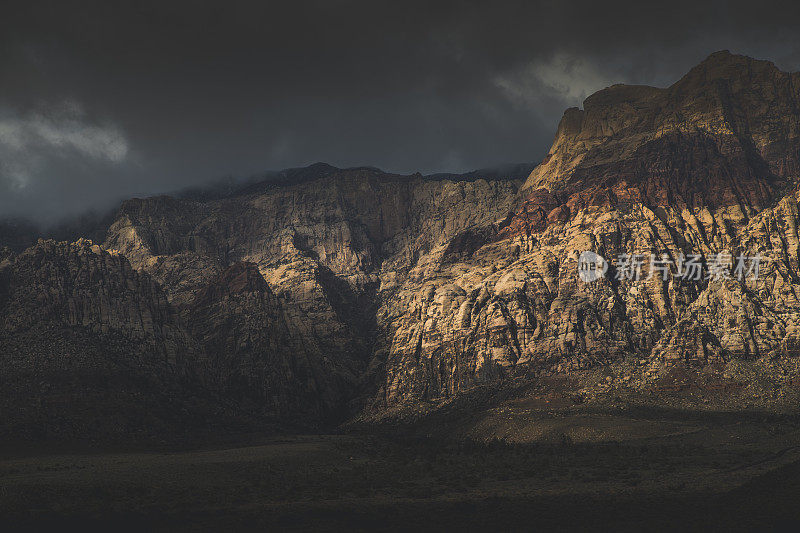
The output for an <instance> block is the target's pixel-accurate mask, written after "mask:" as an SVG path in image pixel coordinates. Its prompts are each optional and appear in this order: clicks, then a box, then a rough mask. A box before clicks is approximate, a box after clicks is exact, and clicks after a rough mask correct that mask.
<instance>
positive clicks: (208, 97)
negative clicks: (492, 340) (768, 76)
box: [0, 0, 800, 220]
mask: <svg viewBox="0 0 800 533" xmlns="http://www.w3.org/2000/svg"><path fill="white" fill-rule="evenodd" d="M797 23H798V17H797V10H796V9H795V8H794V7H793V4H792V3H789V2H784V3H771V2H759V3H752V2H749V3H741V4H737V3H730V2H712V3H702V2H670V3H665V2H660V3H658V4H647V3H642V2H626V3H615V2H553V3H544V2H541V3H536V2H521V1H520V2H514V1H505V2H491V3H490V2H487V3H478V2H391V3H389V2H386V3H382V2H376V1H369V2H367V1H346V0H330V1H326V2H294V3H291V4H284V3H271V2H258V3H257V2H224V3H223V2H196V1H195V2H164V1H162V2H142V1H137V2H119V1H116V2H115V1H105V2H70V3H67V2H61V1H58V2H36V1H34V2H24V3H23V2H15V3H8V2H7V3H6V4H5V8H4V10H3V17H2V20H0V69H1V70H0V72H2V80H3V83H2V84H0V85H1V86H0V215H3V214H32V215H34V216H36V217H39V218H40V219H42V220H53V219H55V218H57V217H58V216H61V215H64V214H68V213H73V212H77V211H80V210H83V209H86V208H87V207H105V206H108V205H111V203H112V202H114V201H115V200H116V199H117V198H120V197H125V196H132V195H146V194H153V193H158V192H163V191H170V190H174V189H176V188H180V187H184V186H188V185H192V184H197V183H202V182H205V181H208V180H211V179H214V178H218V177H221V176H224V175H229V174H232V175H235V176H246V175H250V174H253V173H258V172H261V171H263V170H265V169H276V168H283V167H290V166H300V165H305V164H309V163H312V162H315V161H326V162H330V163H332V164H335V165H339V166H352V165H363V164H368V165H374V166H379V167H381V168H384V169H387V170H391V171H396V172H409V173H410V172H414V171H418V170H419V171H422V172H434V171H461V170H468V169H473V168H479V167H485V166H489V165H495V164H500V163H508V162H523V161H535V160H538V159H540V158H541V157H542V156H543V155H544V154H545V153H546V151H547V148H548V146H549V144H550V141H551V139H552V135H553V133H554V129H555V126H556V124H557V121H558V119H559V118H560V116H561V113H562V112H563V109H564V108H565V107H568V106H572V105H580V103H581V101H582V100H583V98H584V97H585V96H586V95H588V94H590V93H591V92H593V91H595V90H598V89H601V88H603V87H605V86H607V85H609V84H612V83H617V82H628V83H647V84H654V85H660V86H664V85H668V84H670V83H672V82H674V81H675V80H676V79H677V78H679V77H680V75H682V74H683V73H684V72H685V71H686V70H688V68H690V67H691V66H692V65H694V64H696V63H697V62H699V61H700V60H702V59H703V58H704V57H705V56H707V55H708V54H709V53H711V52H713V51H715V50H718V49H731V50H732V51H734V52H739V53H745V54H748V55H753V56H756V57H761V58H767V59H771V60H773V61H775V62H776V63H777V64H778V66H780V67H781V68H783V69H785V70H796V69H798V68H800V37H798V32H797Z"/></svg>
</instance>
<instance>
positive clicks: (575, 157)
mask: <svg viewBox="0 0 800 533" xmlns="http://www.w3.org/2000/svg"><path fill="white" fill-rule="evenodd" d="M797 81H798V80H797V75H796V74H786V73H783V72H780V71H779V70H778V69H777V68H775V67H774V65H772V64H771V63H768V62H764V61H755V60H752V59H749V58H744V57H740V56H732V55H730V54H728V53H726V52H721V53H717V54H714V55H712V56H711V57H709V58H708V60H706V61H705V62H704V63H702V64H701V65H699V66H698V67H696V68H695V69H693V70H692V71H691V72H690V73H689V74H687V75H686V76H685V77H684V78H683V79H682V80H680V81H679V82H677V83H676V84H675V85H673V86H672V87H669V88H667V89H655V88H650V87H628V86H614V87H611V88H608V89H605V90H603V91H600V92H599V93H596V94H595V95H592V96H591V97H589V98H588V99H587V100H586V102H585V104H584V109H583V110H579V109H570V110H568V111H567V112H566V113H565V115H564V118H563V119H562V121H561V124H560V126H559V129H558V132H557V135H556V139H555V141H554V143H553V147H552V149H551V151H550V153H549V154H548V156H547V157H546V158H545V160H544V162H543V163H542V164H541V165H540V166H539V167H537V168H536V169H535V170H534V171H533V172H532V173H531V175H530V177H529V178H528V180H527V181H526V183H525V185H524V186H523V190H522V193H521V199H520V203H519V205H518V206H517V208H516V209H515V212H514V215H513V216H512V217H511V219H510V222H509V223H508V225H507V226H505V227H504V228H503V229H502V231H501V234H500V237H499V238H500V240H498V241H497V242H493V243H491V244H488V245H485V246H484V247H482V248H479V249H478V250H477V252H476V253H475V254H474V255H473V257H472V258H471V260H468V261H464V262H461V263H459V266H458V267H456V268H454V267H453V266H451V265H449V264H447V263H446V262H440V264H439V268H438V270H437V271H436V274H435V276H428V277H427V278H423V279H420V280H419V282H418V283H417V284H416V286H413V285H409V286H408V287H407V288H406V290H407V291H408V292H407V294H406V298H408V299H409V300H410V301H411V302H412V303H411V305H410V307H409V308H408V309H407V311H406V312H405V313H404V314H403V316H402V317H400V318H399V321H398V327H397V328H396V332H397V333H396V336H395V342H394V343H393V345H392V353H391V356H390V362H389V365H388V368H387V380H386V384H385V388H384V389H383V394H384V397H383V398H384V401H385V402H387V403H390V404H391V403H393V402H398V401H405V400H408V399H412V398H426V397H433V398H436V397H443V396H448V395H452V394H454V393H456V392H458V391H460V390H463V389H465V388H468V387H471V386H473V385H475V384H478V383H486V382H494V381H496V380H498V379H503V378H508V377H512V376H537V375H541V374H542V373H554V372H569V371H571V370H576V369H581V368H587V367H592V366H596V365H608V364H612V363H614V362H615V361H622V360H627V361H634V362H636V364H637V365H639V367H640V368H639V369H634V370H628V372H629V373H630V372H633V374H634V375H635V376H636V377H638V378H640V379H638V380H634V382H636V383H638V384H640V385H641V386H645V387H646V386H648V383H651V382H652V381H654V380H657V379H659V376H661V375H662V374H663V373H664V371H665V369H666V368H668V367H669V366H671V365H676V364H678V365H688V366H698V365H706V364H720V365H724V364H725V363H726V362H729V361H731V360H733V359H737V358H745V359H750V360H771V359H773V358H784V357H790V356H791V354H793V353H794V346H795V344H796V340H795V339H796V333H795V331H794V325H793V324H794V323H795V322H796V319H797V312H798V309H800V308H799V307H798V300H797V299H796V297H795V296H793V295H794V293H795V291H796V289H797V287H796V285H795V283H796V281H795V280H796V268H797V267H796V266H793V265H794V264H795V263H796V258H795V256H796V253H797V251H796V250H797V248H796V246H797V245H796V243H797V232H796V227H797V226H796V220H795V218H794V217H795V215H794V213H796V212H797V195H796V193H794V192H791V191H793V190H794V183H795V182H796V180H797V175H798V165H797V160H798V155H800V144H798V129H797V128H798V125H800V120H799V118H800V117H799V116H798V105H797V104H798V94H799V93H798V91H797ZM781 197H783V199H782V200H781V201H780V202H779V203H778V205H777V206H775V205H774V202H775V201H776V200H777V199H778V198H781ZM585 250H589V251H594V252H597V253H599V254H601V255H603V256H605V257H606V258H608V259H609V261H613V260H614V258H617V257H619V256H620V255H621V254H628V255H634V254H641V255H642V256H644V257H647V258H649V257H650V256H651V254H652V255H653V256H655V257H657V258H662V257H663V258H665V259H666V260H667V261H669V262H670V263H672V264H673V266H672V267H671V269H672V272H673V273H672V274H671V275H669V276H668V279H666V280H664V279H662V277H661V275H656V276H652V277H650V276H649V272H648V267H647V265H645V267H644V269H643V270H642V279H639V280H634V279H626V277H625V276H621V278H622V279H615V278H616V277H620V276H615V274H618V272H615V269H614V265H613V264H612V266H611V270H610V271H609V275H608V276H607V278H605V279H601V280H599V281H595V282H593V283H584V282H582V281H580V280H579V278H578V275H577V274H578V273H577V259H578V254H579V253H580V252H582V251H585ZM693 254H697V255H698V256H699V261H700V262H701V263H702V265H703V268H704V271H703V275H702V277H701V279H697V280H693V279H682V278H680V277H678V276H676V275H675V274H676V270H677V268H676V264H677V263H679V261H680V258H681V257H686V256H691V255H693ZM718 254H727V256H730V257H731V258H736V257H737V256H740V255H743V256H748V257H752V256H756V255H761V256H762V257H763V259H762V262H763V264H764V265H766V266H764V267H762V270H761V272H760V276H759V277H758V279H757V280H755V279H752V278H750V277H745V279H741V280H737V279H728V280H723V279H720V280H714V279H706V278H707V272H708V267H709V265H711V264H713V263H714V261H715V258H716V257H717V256H718ZM733 271H734V266H733V264H731V265H730V272H731V273H733ZM630 377H631V376H628V378H630ZM779 381H780V380H779Z"/></svg>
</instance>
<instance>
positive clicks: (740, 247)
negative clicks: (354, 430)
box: [0, 52, 800, 420]
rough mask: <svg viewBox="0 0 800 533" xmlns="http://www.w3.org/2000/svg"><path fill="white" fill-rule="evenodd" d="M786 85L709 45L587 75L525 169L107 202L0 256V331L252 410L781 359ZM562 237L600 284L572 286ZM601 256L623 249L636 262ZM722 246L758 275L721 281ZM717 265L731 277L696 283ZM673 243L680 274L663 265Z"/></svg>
mask: <svg viewBox="0 0 800 533" xmlns="http://www.w3.org/2000/svg"><path fill="white" fill-rule="evenodd" d="M798 87H800V79H798V75H796V74H787V73H784V72H781V71H779V70H778V69H777V68H775V67H774V65H772V64H771V63H768V62H763V61H755V60H752V59H749V58H745V57H741V56H734V55H731V54H728V53H726V52H720V53H717V54H713V55H712V56H710V57H709V58H708V59H707V60H706V61H704V62H703V63H702V64H700V65H698V66H697V67H695V68H694V69H692V70H691V71H690V72H689V73H688V74H687V75H686V76H685V77H684V78H682V79H681V80H680V81H678V82H677V83H675V84H674V85H673V86H671V87H668V88H665V89H657V88H652V87H630V86H613V87H610V88H608V89H604V90H603V91H600V92H598V93H596V94H594V95H592V96H590V97H589V98H587V100H586V101H585V103H584V107H583V109H569V110H567V111H566V113H565V114H564V118H563V119H562V121H561V124H560V125H559V128H558V131H557V133H556V138H555V141H554V142H553V146H552V148H551V150H550V153H549V154H548V155H547V157H546V158H545V160H544V161H543V162H542V164H541V165H539V166H538V167H536V169H535V170H534V171H533V172H532V173H531V174H530V176H529V177H528V178H527V180H524V182H523V180H518V179H491V180H486V179H479V178H478V179H476V177H475V176H470V177H469V179H426V178H423V177H421V176H418V175H417V176H397V175H391V174H386V173H383V172H380V171H378V170H376V169H370V168H360V169H350V170H339V169H335V168H333V167H328V166H325V165H315V166H313V167H309V168H308V169H304V170H303V171H299V174H296V175H295V176H294V179H293V182H292V183H289V184H280V185H278V184H270V183H264V184H259V185H256V186H252V187H250V188H248V189H246V190H244V191H240V192H239V193H237V194H233V195H229V196H227V197H223V198H217V199H205V200H202V201H199V200H196V201H192V200H186V199H175V198H168V197H157V198H148V199H133V200H129V201H127V202H125V203H124V204H123V205H122V207H121V208H120V209H119V211H118V213H117V215H116V218H115V220H114V222H113V223H112V224H111V226H110V228H109V229H108V233H107V238H106V240H105V242H104V244H103V245H102V248H101V247H97V246H90V245H88V244H86V243H83V244H76V245H67V244H55V243H50V244H46V245H39V246H38V247H34V248H32V249H30V250H28V251H26V252H24V253H23V254H21V255H15V254H14V253H13V252H11V251H10V250H7V251H5V252H2V253H0V271H2V272H4V274H3V276H4V277H3V279H4V280H5V281H4V285H3V287H5V288H4V289H2V291H0V302H2V305H4V306H5V307H4V309H6V311H5V318H4V322H3V323H4V327H5V328H6V330H9V331H10V330H13V329H14V328H17V327H19V324H20V323H23V322H24V321H25V317H26V316H29V315H31V314H33V313H35V312H36V310H37V309H41V311H42V316H44V317H53V318H52V320H55V321H58V322H59V323H63V324H66V325H68V326H70V327H73V326H74V327H78V326H79V325H80V326H82V327H88V328H90V329H91V330H93V331H94V330H97V331H101V332H102V331H103V330H104V328H106V329H108V328H110V329H113V330H115V331H121V332H124V333H125V335H127V336H129V337H130V338H133V339H144V341H145V342H146V343H147V346H152V349H151V350H150V352H152V353H156V354H159V356H160V357H163V358H165V360H167V361H175V364H178V362H180V361H186V362H187V363H186V364H185V365H184V366H186V367H187V368H189V369H192V370H191V371H192V372H197V373H198V374H200V375H203V376H204V378H203V379H205V380H206V382H207V383H208V384H209V385H208V386H209V387H211V388H212V389H213V390H215V391H217V393H218V394H220V395H222V396H224V397H226V398H232V399H235V401H236V402H242V403H243V404H246V405H248V406H249V409H251V411H255V412H259V413H262V414H267V415H270V416H278V417H280V416H293V415H294V416H298V417H301V418H307V419H313V420H337V419H338V420H341V419H342V418H344V417H347V416H350V415H352V414H355V413H357V412H359V411H360V410H363V409H364V408H367V409H370V410H378V411H380V410H382V409H386V408H388V407H392V406H395V405H398V404H404V403H411V404H413V403H414V402H419V401H425V400H437V399H443V398H449V397H453V396H455V395H457V394H459V393H460V392H463V391H466V390H468V389H470V388H473V387H476V386H481V385H488V386H496V385H497V386H499V385H500V384H502V383H505V382H507V381H509V380H512V379H514V380H523V381H527V382H531V383H535V382H536V380H537V379H539V378H540V377H541V376H543V375H546V374H556V373H561V374H569V373H572V372H578V371H583V370H585V369H592V368H598V367H604V366H609V365H610V366H613V365H619V364H621V363H625V368H626V369H627V370H625V371H626V372H629V373H630V376H629V378H630V383H632V384H633V385H635V386H642V387H646V386H648V385H647V384H648V382H649V381H648V380H654V379H658V376H660V375H662V374H663V373H664V372H666V371H669V369H671V368H675V367H681V368H686V369H702V368H706V367H714V368H724V367H725V365H729V364H730V363H731V362H732V361H772V360H787V359H792V358H794V357H796V356H797V355H800V332H798V330H797V323H798V318H799V316H798V313H800V301H798V296H797V295H798V294H800V271H799V270H798V269H799V268H800V265H799V264H798V261H799V257H798V244H799V238H798V231H797V227H798V223H800V221H799V220H798V216H799V215H798V202H800V193H798V192H797V190H796V183H797V177H798V164H799V163H798V158H800V140H799V138H800V131H799V130H798V128H800V117H799V116H798V113H799V111H798V109H800V108H799V107H798V103H799V101H800V93H799V92H798V90H799V89H798ZM70 247H72V248H70ZM75 247H77V248H75ZM73 248H74V249H75V250H77V251H75V252H70V253H69V254H67V255H68V256H69V257H74V258H75V259H69V260H67V259H63V260H62V259H56V258H59V257H62V256H63V255H64V252H63V251H62V250H66V249H69V250H72V249H73ZM81 250H82V251H81ZM584 251H592V252H595V253H597V254H599V255H600V256H602V257H604V258H605V259H606V261H607V263H608V270H607V272H605V276H603V277H601V278H600V279H597V280H595V281H591V282H586V281H583V280H581V279H580V277H579V275H578V258H579V256H580V254H581V253H582V252H584ZM89 254H92V255H89ZM720 254H722V255H720ZM624 255H627V256H637V255H641V256H642V257H643V258H645V259H646V260H645V261H644V263H643V265H642V267H641V271H640V273H639V276H629V275H624V274H625V272H624V268H623V267H624V265H622V264H617V260H618V258H619V257H621V256H624ZM651 256H652V257H654V258H658V259H659V260H661V261H663V262H664V264H665V265H667V266H666V268H667V269H668V271H667V272H666V273H664V272H662V271H659V270H657V269H654V268H652V266H651V264H650V258H651ZM740 256H741V257H743V258H753V257H760V268H759V272H758V276H757V277H756V276H755V275H753V274H754V273H753V272H743V274H745V275H741V276H737V275H734V274H735V272H734V270H735V267H736V259H737V258H738V257H740ZM720 257H727V258H729V259H730V261H731V263H730V264H727V263H726V265H725V266H726V267H727V268H728V271H729V273H730V274H731V275H730V276H712V277H709V276H707V274H708V273H709V272H710V269H711V267H712V265H714V264H716V262H717V260H718V259H719V258H720ZM687 258H695V260H696V262H697V263H698V265H699V267H700V268H701V270H702V272H701V275H700V276H699V277H696V278H693V277H686V276H681V275H679V274H680V273H679V272H678V265H679V264H680V265H683V264H684V263H683V261H685V260H686V259H687ZM54 261H55V263H58V264H64V265H65V266H63V267H56V266H46V267H36V266H34V265H53V264H55V263H53V262H54ZM87 261H88V263H87V264H91V265H94V264H97V265H105V266H103V267H102V268H100V267H99V266H97V267H92V266H88V267H75V268H77V270H76V271H75V272H79V273H82V274H81V275H82V276H84V277H83V278H79V279H84V280H85V283H83V284H82V285H79V286H76V287H80V289H79V290H78V289H77V288H75V287H73V285H70V283H72V282H70V281H68V280H69V279H71V276H73V274H75V272H73V271H72V270H70V269H72V268H73V267H72V266H70V265H73V263H74V264H76V265H80V264H83V263H82V262H87ZM26 265H29V266H26ZM108 265H116V266H114V269H115V270H113V271H114V272H117V271H119V272H124V273H125V274H124V275H122V274H119V275H117V274H115V276H117V277H113V276H112V277H111V278H108V276H109V275H110V274H105V273H104V272H106V271H107V270H108V268H110V267H109V266H108ZM59 269H61V270H59ZM64 269H66V270H64ZM62 270H63V273H61V274H59V272H61V271H62ZM67 272H69V274H67ZM98 272H99V273H98ZM100 273H103V274H102V275H101V274H100ZM662 274H665V275H662ZM119 276H122V277H119ZM23 278H24V279H25V280H27V281H22V280H23ZM9 279H10V280H12V281H11V282H10V283H9V281H8V280H9ZM40 279H44V280H46V282H41V283H40V282H39V281H37V280H40ZM104 279H111V280H114V281H113V282H111V281H109V283H110V284H111V285H110V286H113V287H116V289H115V290H117V289H119V290H120V291H122V292H119V293H116V292H109V291H110V290H111V289H106V288H102V289H100V288H98V287H105V286H106V285H105V284H103V283H99V281H98V280H104ZM93 280H94V281H93ZM96 281H97V283H95V282H96ZM21 283H22V284H25V283H27V284H29V285H30V287H31V289H30V293H25V292H24V291H21V290H19V289H18V287H21V286H23V285H21ZM15 287H17V289H15ZM121 288H124V290H122V289H121ZM112 294H113V295H114V296H111V295H112ZM37 295H39V296H37ZM23 310H24V311H23ZM48 320H50V319H49V318H48ZM187 371H188V370H187Z"/></svg>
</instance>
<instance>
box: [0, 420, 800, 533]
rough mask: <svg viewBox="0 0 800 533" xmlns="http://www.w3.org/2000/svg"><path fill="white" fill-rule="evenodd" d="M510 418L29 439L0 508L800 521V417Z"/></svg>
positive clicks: (89, 525)
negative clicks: (264, 434)
mask: <svg viewBox="0 0 800 533" xmlns="http://www.w3.org/2000/svg"><path fill="white" fill-rule="evenodd" d="M507 415H508V413H507V412H505V411H502V410H501V411H497V412H495V413H494V415H493V417H492V419H491V420H487V418H486V417H485V416H484V417H481V418H480V420H477V421H473V424H472V426H473V427H484V428H485V427H486V424H490V425H491V427H492V428H493V429H492V431H494V432H498V431H500V430H501V429H502V430H504V431H505V432H506V433H509V431H511V430H509V427H513V431H511V433H510V434H514V435H517V438H516V442H514V443H509V442H508V441H509V440H512V439H508V436H509V435H510V434H509V435H507V436H506V439H507V440H506V441H504V442H501V441H493V440H487V439H482V440H481V439H480V438H473V439H463V438H461V437H459V438H457V439H448V438H443V437H442V436H441V435H433V436H430V437H428V436H426V435H422V434H417V435H416V436H414V437H411V436H406V437H403V438H397V437H393V436H391V432H387V431H385V430H384V431H382V432H381V433H380V435H376V434H363V433H361V434H349V435H347V434H345V435H319V436H308V435H306V436H286V437H281V438H273V439H271V440H262V441H261V442H258V443H255V444H253V443H252V441H251V442H248V443H247V444H246V445H239V446H224V447H219V446H205V447H201V448H199V449H193V450H181V451H176V450H170V451H164V450H161V451H155V452H154V451H136V452H106V453H102V452H89V453H86V452H83V453H52V452H47V453H42V452H34V451H33V450H31V451H28V452H26V451H24V450H16V451H15V452H12V453H6V456H5V458H4V459H3V460H2V461H0V514H1V515H2V518H3V520H2V521H3V522H4V523H5V524H7V525H11V526H14V528H15V529H14V530H19V528H23V529H24V528H30V529H41V528H42V527H52V528H57V529H63V528H65V527H70V528H71V527H79V528H81V529H83V530H87V529H88V530H95V529H113V530H142V529H144V528H148V529H152V528H154V529H156V530H170V531H172V530H204V531H219V530H227V531H231V530H248V529H262V530H275V531H278V530H342V529H346V530H451V529H465V530H496V529H497V528H512V529H526V530H530V529H538V528H541V529H542V530H551V529H557V530H564V529H584V528H601V527H602V528H608V527H612V528H614V529H617V530H619V529H622V530H641V529H644V528H646V529H650V530H663V529H677V528H681V529H685V528H689V529H693V530H709V529H711V530H753V529H765V528H766V529H773V530H774V529H787V530H789V529H796V527H797V526H798V525H800V506H798V504H797V502H798V501H799V500H798V499H799V498H800V423H798V422H797V419H796V418H794V417H790V416H786V415H784V416H780V417H778V416H767V415H761V414H758V413H745V414H742V413H705V414H698V413H695V414H693V415H688V414H687V413H679V412H660V413H659V412H650V413H641V412H639V413H636V412H629V413H620V412H614V413H611V412H607V413H600V412H595V413H585V412H565V413H560V414H557V415H554V414H553V413H547V412H538V413H537V412H533V411H529V412H528V414H527V417H528V418H527V419H525V418H524V417H523V416H521V415H522V414H521V413H514V414H513V416H512V415H508V416H507ZM503 420H506V426H507V427H501V426H503V423H502V421H503ZM543 427H544V428H549V432H547V431H544V432H543V431H542V430H541V428H543ZM526 428H527V429H528V430H529V431H527V433H526ZM554 428H555V429H554ZM452 429H453V431H454V433H457V431H456V430H455V428H452ZM462 429H463V428H462ZM533 429H536V431H533ZM525 435H529V437H528V438H523V437H524V436H525ZM615 435H616V436H617V437H618V438H614V436H615ZM520 436H522V437H520ZM5 530H6V531H11V530H12V529H5Z"/></svg>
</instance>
